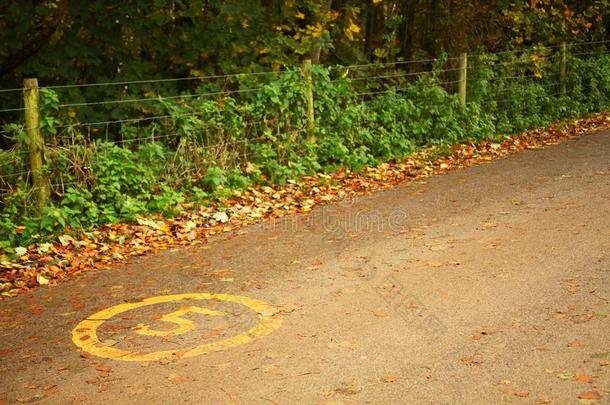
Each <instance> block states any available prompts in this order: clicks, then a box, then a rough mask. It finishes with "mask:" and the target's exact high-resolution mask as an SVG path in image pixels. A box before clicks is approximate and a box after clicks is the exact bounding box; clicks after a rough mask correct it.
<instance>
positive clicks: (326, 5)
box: [309, 0, 332, 64]
mask: <svg viewBox="0 0 610 405" xmlns="http://www.w3.org/2000/svg"><path fill="white" fill-rule="evenodd" d="M331 4H332V0H321V2H320V4H318V5H317V7H316V8H317V10H315V13H314V15H315V17H314V21H313V23H314V25H315V24H318V23H320V24H322V26H323V27H324V29H326V22H327V21H328V12H329V11H330V6H331ZM321 52H322V39H321V38H320V37H318V38H316V41H315V43H314V45H313V48H312V49H311V52H310V54H309V59H311V63H313V64H318V63H320V53H321Z"/></svg>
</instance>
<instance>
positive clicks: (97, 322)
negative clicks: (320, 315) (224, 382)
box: [72, 293, 282, 361]
mask: <svg viewBox="0 0 610 405" xmlns="http://www.w3.org/2000/svg"><path fill="white" fill-rule="evenodd" d="M179 300H220V301H227V302H234V303H237V304H241V305H244V306H246V307H248V308H250V309H251V310H252V311H254V312H256V313H257V314H258V320H259V323H258V324H257V325H256V326H254V327H252V328H251V329H249V330H247V331H245V332H242V333H240V334H239V335H235V336H232V337H230V338H227V339H223V340H219V341H217V342H212V343H206V344H203V345H200V346H196V347H194V348H192V349H189V350H187V351H185V352H181V351H179V350H164V351H158V352H144V353H142V352H129V351H126V350H121V349H117V348H114V347H108V346H105V345H103V344H102V343H101V342H100V340H99V338H98V336H97V329H98V328H99V327H100V326H101V325H102V324H103V323H104V322H105V321H107V320H109V319H110V318H112V317H114V316H116V315H118V314H120V313H123V312H126V311H130V310H132V309H137V308H141V307H145V306H148V305H154V304H160V303H166V302H172V301H179ZM281 324H282V317H281V315H280V314H279V313H278V309H277V308H276V307H274V306H272V305H270V304H267V303H265V302H263V301H259V300H255V299H252V298H248V297H243V296H239V295H229V294H211V293H192V294H174V295H163V296H158V297H150V298H146V299H144V300H142V301H140V302H133V303H126V304H120V305H116V306H114V307H110V308H107V309H104V310H102V311H99V312H97V313H95V314H93V315H91V316H90V317H89V318H87V319H85V320H83V321H82V322H80V323H79V324H78V325H76V327H75V328H74V329H73V330H72V341H73V342H74V344H76V346H78V347H80V348H81V349H83V350H85V351H86V352H89V353H91V354H93V355H95V356H98V357H104V358H107V359H114V360H123V361H154V360H161V359H166V358H171V357H173V356H175V355H176V354H178V353H180V357H193V356H199V355H201V354H205V353H209V352H213V351H218V350H222V349H226V348H228V347H233V346H238V345H241V344H244V343H248V342H249V341H251V340H252V339H254V338H256V337H261V336H265V335H268V334H269V333H271V332H272V331H274V330H275V329H277V328H279V327H280V325H281Z"/></svg>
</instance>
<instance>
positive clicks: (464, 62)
mask: <svg viewBox="0 0 610 405" xmlns="http://www.w3.org/2000/svg"><path fill="white" fill-rule="evenodd" d="M467 77H468V54H467V53H466V52H463V53H462V54H461V55H460V82H459V98H460V105H461V106H462V107H466V83H467Z"/></svg>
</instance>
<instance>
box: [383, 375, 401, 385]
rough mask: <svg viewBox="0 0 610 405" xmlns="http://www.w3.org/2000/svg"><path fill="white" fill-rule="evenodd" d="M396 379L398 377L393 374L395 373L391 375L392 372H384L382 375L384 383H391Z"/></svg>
mask: <svg viewBox="0 0 610 405" xmlns="http://www.w3.org/2000/svg"><path fill="white" fill-rule="evenodd" d="M397 379H398V377H397V376H395V375H393V374H386V375H385V376H384V377H383V382H385V383H393V382H395V381H396V380H397Z"/></svg>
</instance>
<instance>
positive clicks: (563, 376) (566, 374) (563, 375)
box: [557, 371, 574, 380]
mask: <svg viewBox="0 0 610 405" xmlns="http://www.w3.org/2000/svg"><path fill="white" fill-rule="evenodd" d="M557 378H559V379H560V380H571V379H572V378H574V374H572V373H570V372H568V371H564V372H562V373H559V374H557Z"/></svg>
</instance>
